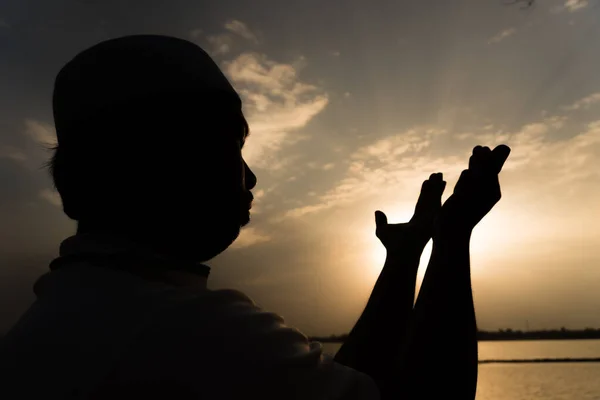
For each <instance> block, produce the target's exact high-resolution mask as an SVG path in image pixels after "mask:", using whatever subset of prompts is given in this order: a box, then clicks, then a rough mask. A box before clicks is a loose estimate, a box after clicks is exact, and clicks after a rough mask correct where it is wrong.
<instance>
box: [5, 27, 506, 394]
mask: <svg viewBox="0 0 600 400" xmlns="http://www.w3.org/2000/svg"><path fill="white" fill-rule="evenodd" d="M53 106H54V117H55V125H56V131H57V138H58V146H57V148H56V151H55V154H54V156H53V159H52V161H51V170H52V175H53V178H54V182H55V185H56V187H57V189H58V191H59V193H60V195H61V198H62V201H63V207H64V211H65V213H66V214H67V215H68V216H69V217H70V218H72V219H74V220H76V221H77V222H78V228H77V234H76V235H74V236H72V237H70V238H68V239H66V240H65V241H64V242H63V243H62V244H61V248H60V257H59V258H57V259H56V260H54V261H53V262H52V263H51V266H50V267H51V272H49V273H48V274H46V275H44V276H42V277H41V278H40V279H39V280H38V282H36V284H35V287H34V291H35V293H36V295H37V300H36V302H35V303H34V305H33V306H32V307H31V308H30V309H29V310H28V312H27V313H26V314H25V315H24V316H23V317H22V318H21V320H20V321H19V322H18V323H17V325H16V326H15V327H14V328H13V330H12V331H11V332H10V333H9V335H8V336H7V338H6V340H5V341H4V343H3V347H2V351H1V354H0V358H1V361H0V363H1V365H2V371H1V372H2V375H3V379H4V380H5V381H6V384H5V385H3V390H4V391H5V393H6V392H8V397H7V398H11V397H14V398H17V397H18V398H38V397H42V396H43V397H44V398H61V399H62V398H95V399H100V398H120V397H130V398H173V399H177V398H190V399H191V398H202V399H215V398H224V399H229V398H258V399H271V398H273V399H274V398H277V399H280V398H292V399H376V398H378V397H379V395H380V394H381V397H383V398H397V397H398V395H404V396H407V397H413V395H414V393H415V391H414V390H413V389H411V388H412V387H413V386H414V385H413V386H410V385H408V386H406V385H405V386H404V388H401V385H398V384H397V383H396V382H406V380H405V378H407V377H409V378H410V377H411V374H412V375H414V376H415V377H414V378H410V379H412V380H413V381H414V382H422V381H424V380H428V379H433V380H435V379H437V378H440V376H439V373H437V372H435V371H433V372H432V371H430V370H428V369H427V367H425V365H426V363H428V362H429V361H431V360H432V358H433V356H432V354H433V352H434V351H435V350H436V349H435V346H432V345H431V342H430V339H431V334H427V333H424V334H423V335H421V334H420V333H423V332H427V331H428V330H429V329H430V328H432V327H436V322H427V321H430V320H431V318H434V319H435V318H438V317H440V310H442V313H443V312H444V310H445V308H444V307H445V306H443V305H440V304H438V303H439V296H438V295H437V294H433V295H431V294H430V295H429V296H430V297H426V298H428V299H430V300H431V301H429V302H428V304H424V305H423V306H420V304H419V302H418V303H417V307H416V308H415V311H414V314H415V316H416V317H415V318H414V320H415V323H414V324H413V325H414V327H415V328H414V329H410V330H407V332H415V333H416V334H415V335H413V334H412V333H411V334H407V338H408V339H407V343H412V344H414V346H413V345H409V346H408V347H409V348H410V349H411V351H412V350H413V349H414V352H413V353H411V351H409V352H408V353H407V355H406V356H402V357H401V358H397V357H391V358H390V359H392V358H393V360H392V362H389V363H385V364H384V366H385V367H386V369H382V368H381V367H378V366H377V365H374V364H373V363H374V362H377V363H378V362H380V361H381V357H380V358H378V359H376V358H369V357H367V356H365V354H368V353H369V352H368V351H366V350H365V349H367V348H368V346H369V345H370V344H373V340H374V339H375V338H374V337H373V336H370V335H369V334H368V333H367V334H365V332H366V331H368V329H366V330H365V328H364V327H363V328H360V326H359V325H361V322H360V321H359V324H357V327H358V328H357V329H355V331H356V332H354V331H353V334H352V335H351V340H349V342H348V343H347V345H345V346H344V348H343V351H342V352H341V355H340V356H339V357H338V358H337V359H336V360H337V361H339V362H334V361H333V360H332V359H331V358H329V357H327V356H324V355H323V354H322V351H321V348H320V345H319V344H316V343H310V342H309V341H308V340H307V338H306V336H304V335H303V334H301V333H300V332H298V331H297V330H295V329H292V328H289V327H287V326H286V325H284V323H283V321H282V319H281V318H280V317H278V316H276V315H274V314H271V313H267V312H264V311H262V310H261V309H259V308H258V307H257V306H256V305H255V304H254V303H253V302H252V301H251V300H250V299H248V298H247V297H246V296H245V295H243V294H242V293H239V292H236V291H231V290H218V291H211V290H208V289H207V288H206V279H207V277H208V272H209V269H208V267H206V266H204V265H202V264H201V263H202V262H204V261H207V260H209V259H211V258H213V257H214V256H216V255H217V254H219V253H221V252H222V251H223V250H225V249H226V248H227V247H228V246H229V245H230V244H231V243H232V242H233V241H234V240H235V239H236V238H237V236H238V234H239V230H240V227H242V226H244V225H245V224H247V223H248V221H249V210H250V207H251V202H252V195H251V193H250V190H251V189H252V188H253V187H254V186H255V185H256V177H255V176H254V174H253V173H252V171H251V170H250V169H249V168H248V166H247V165H246V163H245V162H244V160H243V158H242V155H241V149H242V147H243V145H244V141H245V140H246V137H247V136H248V126H247V123H246V121H245V119H244V116H243V114H242V111H241V101H240V98H239V97H238V95H237V93H236V92H235V91H234V90H233V88H232V87H231V85H230V84H229V82H228V81H227V79H226V78H225V77H224V75H223V74H222V73H221V71H220V70H219V68H218V67H217V65H216V64H215V63H214V62H213V61H212V60H211V59H210V57H209V56H208V55H207V54H206V53H205V52H204V51H203V50H201V49H200V48H198V47H197V46H195V45H193V44H191V43H189V42H186V41H183V40H180V39H175V38H169V37H160V36H132V37H125V38H121V39H115V40H110V41H107V42H104V43H101V44H99V45H97V46H94V47H92V48H90V49H88V50H86V51H84V52H82V53H80V54H79V55H78V56H77V57H75V58H74V59H73V60H72V61H71V62H69V63H68V64H67V65H66V66H65V67H64V68H63V69H62V70H61V71H60V73H59V74H58V76H57V79H56V83H55V90H54V98H53ZM479 149H481V150H479ZM479 149H476V150H474V155H473V157H472V159H473V160H475V161H474V166H473V168H470V169H469V170H468V171H467V173H466V174H465V175H464V176H463V177H461V181H459V185H461V187H462V190H461V191H459V185H457V188H456V189H455V195H453V197H451V198H450V199H449V200H448V201H447V202H446V204H445V205H444V207H443V209H441V211H440V210H439V207H438V209H437V210H436V212H435V215H438V214H439V215H438V219H437V221H438V222H437V223H436V224H433V218H428V219H427V220H428V221H429V222H428V224H429V225H428V227H427V228H426V230H428V232H429V235H431V232H433V227H434V226H435V227H437V228H438V229H437V230H436V231H435V232H437V238H438V240H437V241H436V243H439V245H436V246H434V255H433V256H432V262H431V263H432V265H430V267H429V269H430V270H436V269H440V270H443V269H444V268H445V269H446V270H448V269H449V268H452V267H453V266H454V265H453V263H455V264H457V265H456V266H457V267H458V268H459V269H460V271H457V275H458V276H460V278H459V281H460V282H461V283H462V284H463V287H461V288H458V289H457V293H459V295H457V296H455V297H457V298H458V300H456V301H454V300H452V299H450V300H448V301H447V302H448V304H449V306H450V307H455V308H452V310H453V311H456V315H455V317H456V318H457V321H458V323H460V324H462V325H464V326H466V327H467V328H466V329H467V330H468V331H469V330H470V329H471V328H474V313H472V298H470V297H469V296H468V295H467V294H470V283H468V279H467V281H466V283H467V285H466V286H465V285H464V283H465V279H464V274H465V273H466V274H467V277H468V236H469V234H470V230H471V229H472V227H473V226H474V225H475V224H476V223H477V221H478V219H477V218H479V219H481V217H483V215H485V213H487V211H489V209H491V207H492V206H493V204H494V203H495V202H496V201H497V200H498V199H499V186H498V185H497V181H498V179H497V175H498V172H499V170H500V169H499V167H498V168H496V167H497V166H501V162H503V161H504V160H501V162H498V161H497V159H500V158H502V157H503V158H504V159H506V157H505V156H498V154H499V152H498V151H496V150H494V154H495V155H494V154H493V153H492V152H491V151H490V150H489V149H487V148H479ZM501 150H502V149H501ZM503 151H504V150H502V151H500V153H502V152H503ZM505 155H506V156H507V155H508V153H506V154H505ZM492 164H493V166H492ZM490 166H492V167H490ZM492 170H493V171H492ZM433 180H434V181H435V182H436V183H434V184H431V185H432V186H435V187H437V188H438V189H436V190H433V193H434V194H433V195H431V196H429V198H430V199H433V200H432V201H433V202H435V201H437V202H438V203H439V201H440V200H439V198H440V196H441V192H442V191H443V184H442V182H443V181H442V179H441V175H437V176H436V177H435V179H433ZM461 182H462V183H461ZM482 182H483V183H485V184H486V185H487V186H489V187H490V188H492V190H491V191H490V190H488V192H489V193H488V192H485V190H484V191H483V192H482V191H481V190H480V188H479V186H481V183H482ZM478 185H479V186H478ZM494 185H495V186H494ZM484 186H485V185H484ZM482 187H483V186H482ZM440 188H441V190H440ZM495 188H497V195H498V196H497V198H495V197H494V196H495V195H496V192H495V191H494V189H495ZM459 192H460V193H459ZM481 193H483V194H484V195H483V196H480V194H481ZM490 193H491V195H490ZM436 196H437V200H436ZM453 198H454V200H452V199H453ZM490 199H491V200H490ZM451 200H452V201H451ZM465 208H466V209H465ZM384 222H385V224H384ZM386 226H387V221H383V220H382V219H381V215H380V216H379V217H378V234H379V235H380V237H382V236H381V234H382V232H384V231H386V232H387V230H386V229H387V228H386ZM423 226H425V224H423ZM453 232H454V233H456V232H460V234H456V235H455V238H450V239H449V236H451V233H453ZM421 236H422V235H421ZM421 236H419V240H418V241H417V242H418V243H421V241H422V240H425V237H424V236H423V237H421ZM425 236H426V235H425ZM434 236H435V235H434ZM428 238H429V237H427V240H428ZM425 243H426V241H425ZM423 245H424V244H423ZM465 245H466V248H465ZM390 246H391V247H393V245H392V244H390ZM452 246H456V249H454V248H453V247H452ZM389 251H390V247H388V252H389ZM421 251H422V250H421ZM397 253H398V254H400V253H402V251H399V252H397ZM465 256H466V259H465ZM408 258H409V259H410V263H413V262H414V260H413V258H412V257H408ZM398 259H401V257H398ZM416 262H417V263H418V260H417V261H416ZM436 263H437V264H436ZM434 264H435V265H434ZM388 269H389V268H388ZM428 274H429V272H428ZM444 274H445V273H444V272H439V275H444ZM446 274H447V273H446ZM434 275H435V274H434ZM436 279H437V280H438V282H439V279H440V278H435V276H434V277H433V278H432V280H434V281H435V280H436ZM442 279H446V280H447V281H448V282H449V283H451V282H452V279H451V278H448V277H442ZM382 281H385V282H384V284H380V283H381V282H382ZM394 281H396V282H397V278H386V277H385V276H384V275H382V278H380V281H379V282H378V285H379V289H377V288H376V289H375V290H374V293H373V296H372V299H371V300H373V298H374V297H377V298H378V299H379V300H378V301H377V303H378V304H379V305H376V306H370V307H367V309H366V310H365V312H364V313H363V317H361V321H369V322H368V324H371V326H372V327H373V332H376V331H377V332H382V331H381V329H380V327H381V326H384V325H385V324H383V325H382V321H383V320H384V319H386V320H390V318H392V320H393V317H394V316H393V315H392V314H393V309H392V308H393V307H391V304H392V303H393V302H391V303H390V301H389V296H390V294H393V293H394V292H395V290H394V289H393V287H391V284H392V283H393V282H394ZM413 286H414V282H413ZM435 289H436V290H437V292H436V293H441V296H442V297H444V296H446V295H448V293H447V291H445V290H446V289H444V288H443V287H437V288H435ZM412 290H413V293H414V288H413V289H412ZM465 295H467V296H466V297H467V298H466V299H463V297H464V296H465ZM436 296H438V297H436ZM450 296H452V295H450ZM404 297H406V296H404ZM419 299H421V297H420V298H419ZM465 300H466V302H465ZM469 301H470V303H469ZM371 303H372V302H371V301H370V304H371ZM429 303H431V304H429ZM404 304H406V302H404ZM469 307H470V308H469ZM409 308H412V305H411V307H409ZM420 309H422V311H420ZM463 309H464V310H466V311H464V310H463ZM411 315H412V314H411ZM460 315H466V317H465V319H464V320H462V319H461V318H460ZM423 316H426V318H423ZM399 318H400V319H402V318H404V319H406V317H405V316H400V317H399ZM411 318H412V317H411ZM423 321H425V322H423ZM428 324H429V325H428ZM362 325H363V326H365V323H364V322H362ZM411 326H412V325H411ZM457 331H459V332H462V330H461V329H460V328H459V329H457ZM469 332H470V331H469ZM413 337H415V338H416V339H411V338H413ZM469 340H470V339H469ZM391 344H392V345H393V343H391ZM471 344H472V342H470V341H468V342H467V345H471ZM461 346H462V347H461ZM475 346H476V343H475ZM463 347H464V346H463V345H462V344H460V345H459V348H460V349H462V348H463ZM467 347H468V346H467ZM375 348H377V347H375ZM428 348H429V349H430V350H427V349H428ZM469 351H472V348H469ZM414 354H418V355H419V356H417V357H415V355H414ZM419 357H422V358H421V359H420V360H421V361H419ZM470 357H471V353H469V354H468V356H467V357H465V359H467V363H466V364H465V363H464V362H463V363H462V364H461V360H457V362H458V367H457V368H458V369H459V370H467V369H468V368H469V367H468V365H470V364H469V363H470V362H471V361H472V359H471V358H470ZM401 359H402V360H408V361H407V364H409V365H410V368H409V369H410V371H407V370H406V369H403V367H402V363H400V360H401ZM467 364H468V365H467ZM349 367H352V368H349ZM413 367H414V368H413ZM475 368H476V347H475ZM359 371H361V372H359ZM475 372H476V369H475ZM436 373H437V375H436ZM367 374H369V375H371V377H369V376H368V375H367ZM468 375H469V374H468V373H465V374H464V376H463V377H461V378H460V379H461V384H460V385H458V386H460V388H454V387H450V388H449V390H450V392H449V393H463V392H464V389H465V388H467V389H470V388H471V386H472V385H473V384H474V383H473V382H470V381H468V380H469V379H470V378H471V377H470V376H468ZM3 383H4V382H3ZM461 385H462V386H461ZM463 386H464V387H463ZM461 390H463V392H461ZM13 392H14V394H13ZM379 392H380V393H379ZM467 392H468V390H467ZM415 398H416V397H415ZM426 398H430V397H426ZM463 398H464V397H463Z"/></svg>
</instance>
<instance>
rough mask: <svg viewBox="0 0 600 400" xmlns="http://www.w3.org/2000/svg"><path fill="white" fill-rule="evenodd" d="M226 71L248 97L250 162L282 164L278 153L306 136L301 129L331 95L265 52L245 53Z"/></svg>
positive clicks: (269, 165)
mask: <svg viewBox="0 0 600 400" xmlns="http://www.w3.org/2000/svg"><path fill="white" fill-rule="evenodd" d="M225 73H226V74H227V76H228V77H229V78H230V79H231V81H232V83H233V85H234V86H235V87H236V89H237V90H238V92H239V93H240V95H241V96H242V98H243V99H244V107H245V112H246V115H247V117H248V120H249V124H250V130H251V131H252V136H251V138H250V139H249V140H248V143H247V144H246V146H245V148H244V156H245V157H246V159H247V161H248V163H249V164H252V165H253V166H255V167H258V168H271V169H272V168H275V167H277V166H278V165H279V166H281V164H280V163H279V162H278V161H277V160H276V159H275V158H274V154H275V152H277V151H278V150H280V149H281V148H283V147H284V146H286V145H290V144H293V143H296V142H298V141H299V140H302V139H304V138H305V137H304V136H303V135H300V134H298V132H297V131H298V130H300V129H301V128H304V127H305V126H306V125H307V124H308V123H309V122H310V121H311V120H312V119H313V118H314V117H315V116H316V115H317V114H319V113H320V112H322V111H323V110H324V109H325V107H326V106H327V104H328V102H329V98H328V96H327V94H326V93H324V92H323V91H322V90H320V89H319V88H317V87H316V86H314V85H310V84H307V83H304V82H301V81H300V79H299V78H298V71H297V69H296V67H294V66H293V65H291V64H284V63H277V62H275V61H273V60H271V59H269V58H268V57H267V56H266V55H262V54H257V53H250V52H248V53H243V54H241V55H240V56H238V57H237V58H235V59H234V60H231V61H229V62H226V63H225ZM293 132H294V134H293V135H292V133H293Z"/></svg>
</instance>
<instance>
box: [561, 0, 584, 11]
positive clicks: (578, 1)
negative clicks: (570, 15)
mask: <svg viewBox="0 0 600 400" xmlns="http://www.w3.org/2000/svg"><path fill="white" fill-rule="evenodd" d="M588 5H589V1H588V0H567V1H566V2H565V8H566V9H567V10H569V11H570V12H575V11H579V10H581V9H583V8H585V7H587V6H588Z"/></svg>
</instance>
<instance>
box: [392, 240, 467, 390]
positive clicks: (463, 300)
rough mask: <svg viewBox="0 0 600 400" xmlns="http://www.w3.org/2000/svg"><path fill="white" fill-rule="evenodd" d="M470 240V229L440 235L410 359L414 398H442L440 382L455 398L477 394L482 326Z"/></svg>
mask: <svg viewBox="0 0 600 400" xmlns="http://www.w3.org/2000/svg"><path fill="white" fill-rule="evenodd" d="M469 241H470V235H469V234H456V233H453V234H449V235H441V236H440V237H439V238H438V239H436V240H434V246H433V252H432V257H431V260H430V264H429V267H428V269H427V272H426V274H425V278H424V280H423V284H422V286H421V291H420V293H419V298H418V299H417V303H416V305H415V312H414V318H415V320H414V328H413V330H412V332H411V337H410V340H409V344H408V348H407V352H406V354H405V359H404V369H403V371H404V374H405V376H406V383H408V385H407V388H408V389H409V392H410V397H408V398H411V399H412V398H414V399H430V398H437V396H438V395H439V390H440V388H443V390H444V392H445V393H446V394H447V395H448V397H451V398H460V399H461V400H468V399H474V398H475V389H476V385H477V327H476V321H475V310H474V307H473V295H472V290H471V277H470V260H469ZM434 382H435V384H434V385H432V383H434Z"/></svg>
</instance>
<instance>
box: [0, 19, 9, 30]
mask: <svg viewBox="0 0 600 400" xmlns="http://www.w3.org/2000/svg"><path fill="white" fill-rule="evenodd" d="M8 28H10V24H9V23H8V22H6V20H5V19H2V18H0V29H8Z"/></svg>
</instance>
